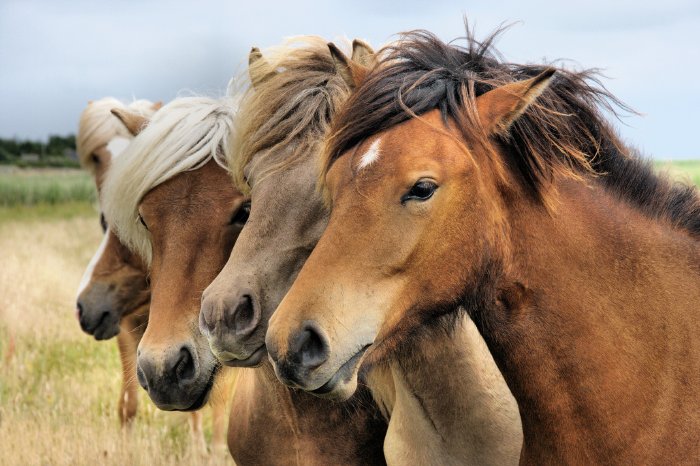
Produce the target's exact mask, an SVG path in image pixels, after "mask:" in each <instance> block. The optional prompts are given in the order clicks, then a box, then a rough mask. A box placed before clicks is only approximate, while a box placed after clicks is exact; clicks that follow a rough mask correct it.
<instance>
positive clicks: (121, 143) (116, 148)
mask: <svg viewBox="0 0 700 466" xmlns="http://www.w3.org/2000/svg"><path fill="white" fill-rule="evenodd" d="M130 143H131V139H128V138H125V137H122V136H117V137H115V138H113V139H112V140H111V141H109V142H108V143H107V150H108V151H109V152H110V154H112V157H115V158H116V157H117V156H118V155H119V154H121V153H122V152H124V149H126V147H127V146H128V145H129V144H130Z"/></svg>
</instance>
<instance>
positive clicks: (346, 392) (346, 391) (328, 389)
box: [309, 374, 357, 401]
mask: <svg viewBox="0 0 700 466" xmlns="http://www.w3.org/2000/svg"><path fill="white" fill-rule="evenodd" d="M331 380H332V379H331ZM329 382H330V381H329ZM356 390H357V374H354V375H353V376H352V377H351V378H350V380H342V381H339V382H336V383H332V384H331V385H328V382H327V383H326V384H324V385H323V386H321V387H319V388H317V389H316V390H313V391H311V392H309V393H311V394H312V395H315V396H317V397H319V398H324V399H326V400H331V401H347V400H349V399H350V398H351V397H352V396H353V395H354V394H355V391H356Z"/></svg>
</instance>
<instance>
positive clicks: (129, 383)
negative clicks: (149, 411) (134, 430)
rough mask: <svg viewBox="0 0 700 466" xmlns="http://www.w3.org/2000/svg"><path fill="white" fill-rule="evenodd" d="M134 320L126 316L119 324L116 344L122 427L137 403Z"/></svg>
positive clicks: (125, 425)
mask: <svg viewBox="0 0 700 466" xmlns="http://www.w3.org/2000/svg"><path fill="white" fill-rule="evenodd" d="M134 324H135V322H134V321H133V320H132V319H130V318H129V317H126V318H124V319H122V322H121V324H120V327H121V329H120V331H119V335H117V345H118V346H119V357H120V358H121V361H122V389H121V393H120V396H119V421H120V422H121V425H122V427H128V426H129V425H130V424H131V421H132V420H133V418H134V416H136V408H137V403H138V399H137V396H138V383H137V382H136V347H137V346H138V339H139V338H138V335H135V334H134V333H135V332H136V333H138V330H139V329H136V328H135V325H134Z"/></svg>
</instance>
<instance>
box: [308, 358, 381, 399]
mask: <svg viewBox="0 0 700 466" xmlns="http://www.w3.org/2000/svg"><path fill="white" fill-rule="evenodd" d="M370 346H371V345H370V344H368V345H365V346H363V347H362V348H361V349H360V350H359V351H358V352H357V353H355V354H354V355H353V356H352V357H351V358H350V359H348V360H347V361H346V362H345V363H344V364H343V365H342V366H340V368H339V369H338V370H337V371H336V372H335V374H333V376H332V377H331V378H330V379H328V381H326V383H324V384H323V385H321V386H320V387H318V388H316V389H314V390H310V391H309V393H311V394H313V395H316V396H318V397H320V398H326V399H330V400H334V401H346V400H347V399H349V398H350V397H351V396H353V395H354V394H355V391H356V390H357V377H358V372H359V370H360V366H361V363H362V359H363V356H364V354H365V351H367V349H368V348H369V347H370Z"/></svg>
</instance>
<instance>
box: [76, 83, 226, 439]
mask: <svg viewBox="0 0 700 466" xmlns="http://www.w3.org/2000/svg"><path fill="white" fill-rule="evenodd" d="M161 106H162V104H161V103H160V102H158V103H151V102H149V101H146V100H138V101H135V102H133V103H132V104H129V105H128V106H127V105H124V104H122V103H121V102H120V101H119V100H117V99H113V98H110V97H107V98H104V99H100V100H98V101H92V102H90V103H89V104H88V106H87V108H86V109H85V110H84V111H83V113H82V114H81V118H80V126H79V130H78V137H77V142H78V155H79V158H80V162H81V165H82V166H83V168H85V169H86V170H88V171H90V172H91V173H92V174H93V176H94V178H95V184H96V187H97V191H98V193H99V192H101V190H102V183H103V181H104V179H105V176H106V174H107V172H108V171H109V167H110V165H111V163H112V160H113V159H115V158H117V157H118V156H119V155H120V154H121V152H122V151H123V150H124V149H126V147H127V146H128V145H129V144H130V143H131V140H132V139H133V135H132V134H131V132H130V131H129V129H128V128H127V127H126V126H125V125H124V123H123V122H122V121H121V119H120V118H119V117H117V116H116V115H115V114H114V113H115V112H116V113H119V112H129V113H130V114H131V115H136V116H138V117H139V118H150V117H151V116H152V115H153V113H154V112H155V111H157V110H158V109H159V108H160V107H161ZM100 222H101V224H102V229H103V232H104V238H103V240H102V243H101V245H100V247H99V248H98V250H97V252H96V253H95V255H94V256H93V258H92V260H91V261H90V264H89V265H88V268H87V269H86V271H85V273H84V276H83V279H82V282H81V285H80V289H79V291H78V299H77V313H78V319H79V321H80V324H81V327H82V328H83V330H84V331H85V332H87V333H89V334H92V335H93V336H94V337H95V338H96V339H97V340H104V339H108V338H112V337H113V336H114V335H116V336H117V343H118V348H119V355H120V359H121V363H122V391H121V394H120V397H119V403H118V413H119V419H120V422H121V423H122V425H123V426H129V425H130V423H131V421H132V420H133V418H134V416H135V415H136V409H137V401H138V385H137V382H136V348H137V346H138V344H139V341H140V340H141V337H142V336H143V333H144V331H145V330H146V325H147V324H148V311H149V302H150V289H149V287H148V278H147V276H148V272H147V270H146V266H145V264H144V262H143V261H142V260H141V258H140V257H139V256H138V255H137V254H134V253H133V252H132V251H130V250H129V249H128V248H127V247H126V246H124V245H123V244H122V243H121V241H119V239H118V238H117V236H116V235H115V234H114V233H113V232H112V231H111V230H110V229H108V225H107V223H106V221H105V219H104V216H103V215H101V216H100ZM222 388H224V387H223V385H222ZM222 398H223V394H222V393H217V394H216V395H215V396H213V397H212V402H211V403H210V405H211V407H212V412H213V419H214V429H213V439H212V446H213V448H214V449H215V450H221V449H222V448H225V435H226V427H225V422H224V421H225V414H226V411H225V410H226V406H227V404H226V400H225V399H222ZM201 422H202V416H201V413H200V412H193V413H192V414H191V416H190V427H191V433H192V439H193V442H194V444H195V445H196V446H197V447H198V448H200V449H204V448H205V440H204V433H203V431H202V426H201Z"/></svg>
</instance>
